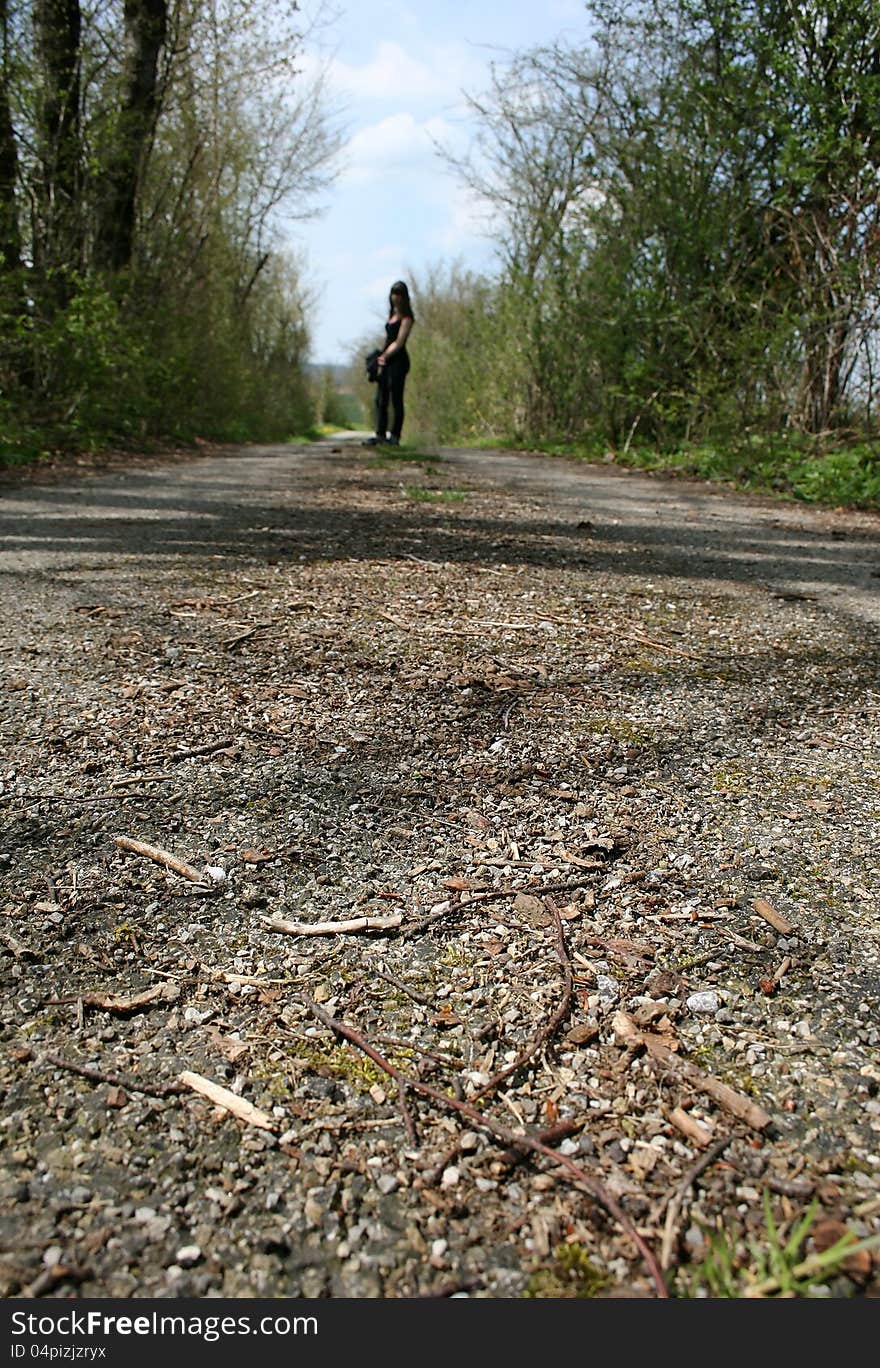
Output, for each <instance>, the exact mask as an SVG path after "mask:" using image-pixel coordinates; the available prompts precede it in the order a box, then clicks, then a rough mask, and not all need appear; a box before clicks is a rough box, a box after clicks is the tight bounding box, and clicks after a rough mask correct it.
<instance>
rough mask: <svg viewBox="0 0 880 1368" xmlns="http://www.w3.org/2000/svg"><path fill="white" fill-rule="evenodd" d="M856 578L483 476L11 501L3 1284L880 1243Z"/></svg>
mask: <svg viewBox="0 0 880 1368" xmlns="http://www.w3.org/2000/svg"><path fill="white" fill-rule="evenodd" d="M878 575H880V518H878V517H876V516H872V515H868V514H853V513H848V512H845V511H841V510H810V509H807V508H803V507H800V506H794V505H789V504H783V503H777V502H774V501H770V500H764V499H758V498H748V497H739V496H735V495H732V494H729V493H726V492H719V491H717V490H713V489H710V488H709V487H708V486H705V485H698V484H692V483H687V482H682V481H667V480H664V479H661V478H655V477H649V476H643V475H635V474H632V473H628V472H623V471H619V470H617V469H615V468H614V467H612V466H596V467H590V466H586V465H581V464H577V463H573V462H568V461H562V460H551V459H546V458H539V457H533V456H529V455H524V454H515V453H510V452H496V451H492V452H488V451H487V452H479V451H452V450H445V449H444V450H437V451H433V452H428V453H421V454H417V453H413V452H407V451H406V450H403V451H398V452H393V453H392V452H389V453H383V452H379V453H376V452H374V451H369V450H366V449H364V448H362V447H361V446H360V443H359V440H357V439H356V438H354V437H346V438H336V439H333V440H328V441H325V442H322V443H318V444H316V445H314V446H309V447H277V448H274V447H272V448H270V447H262V448H247V449H238V450H234V451H230V452H226V453H224V452H215V453H213V454H210V455H205V456H201V457H199V458H197V459H188V458H179V459H174V460H170V459H169V460H167V461H156V462H150V461H140V462H138V463H137V464H136V465H132V466H130V467H129V468H121V467H119V468H115V469H110V470H106V471H103V472H95V471H94V470H92V469H89V468H83V469H82V470H79V471H77V470H76V469H75V468H74V469H71V470H69V471H66V472H62V473H61V474H59V475H57V476H56V477H55V478H53V479H51V480H47V481H37V482H34V481H27V480H19V481H17V480H12V479H7V480H6V482H5V483H4V484H3V485H2V486H0V585H2V601H0V633H2V636H0V691H2V692H0V696H2V704H0V753H2V761H0V822H2V828H3V834H2V840H0V880H2V882H0V961H2V974H3V979H4V987H5V992H4V998H3V1006H2V1008H0V1012H2V1037H3V1041H4V1051H3V1062H2V1077H0V1084H2V1086H3V1089H4V1115H3V1125H4V1129H5V1134H6V1139H7V1144H6V1146H5V1151H4V1155H3V1158H2V1160H0V1197H2V1214H0V1236H2V1241H3V1250H4V1253H3V1255H2V1279H3V1286H4V1288H5V1295H7V1296H42V1297H47V1296H48V1297H87V1298H88V1297H105V1296H112V1297H135V1298H138V1297H156V1296H158V1297H168V1296H172V1297H215V1296H221V1297H234V1298H246V1297H300V1298H318V1297H323V1298H326V1297H331V1298H333V1297H336V1298H351V1297H356V1298H363V1297H383V1298H411V1297H426V1296H430V1297H432V1298H435V1297H436V1296H449V1295H452V1294H453V1293H457V1294H458V1295H466V1296H471V1297H489V1298H497V1297H535V1298H560V1297H572V1296H600V1297H601V1296H609V1295H613V1294H620V1293H623V1294H624V1295H632V1296H642V1295H643V1296H667V1295H669V1296H673V1297H683V1296H693V1295H695V1293H697V1292H698V1291H700V1290H701V1289H702V1290H703V1291H705V1290H707V1288H708V1289H710V1290H711V1287H712V1278H713V1277H714V1276H718V1275H717V1268H716V1265H715V1264H713V1255H712V1251H711V1238H712V1232H713V1231H716V1230H723V1231H724V1232H726V1234H725V1239H726V1240H727V1241H728V1242H729V1245H730V1249H731V1251H732V1257H733V1262H732V1266H731V1271H730V1273H729V1277H730V1278H731V1279H732V1280H733V1283H734V1286H733V1288H732V1293H731V1294H732V1295H735V1296H736V1295H741V1296H745V1295H747V1292H748V1291H749V1290H750V1289H751V1290H753V1289H754V1287H755V1286H757V1285H759V1284H761V1281H762V1278H764V1279H765V1281H766V1277H767V1270H766V1269H765V1268H763V1269H762V1267H761V1265H760V1260H758V1259H756V1256H755V1254H754V1249H753V1248H751V1247H750V1242H751V1245H754V1243H755V1241H757V1242H758V1244H760V1243H761V1241H762V1240H763V1241H764V1242H765V1243H766V1240H767V1239H768V1238H769V1236H768V1230H767V1225H766V1213H765V1207H764V1201H765V1198H766V1200H768V1201H769V1202H770V1204H771V1210H772V1213H773V1218H774V1220H775V1222H776V1225H777V1227H778V1228H779V1229H780V1230H781V1231H783V1232H784V1231H786V1230H790V1229H791V1228H792V1226H793V1225H794V1223H795V1222H796V1221H797V1220H798V1219H799V1218H800V1217H802V1216H803V1215H804V1214H805V1212H807V1211H808V1210H810V1204H811V1203H813V1202H814V1203H815V1208H814V1209H813V1211H812V1224H811V1225H810V1232H809V1234H808V1237H807V1238H806V1239H805V1241H804V1246H803V1252H805V1253H806V1252H809V1251H810V1249H812V1248H819V1247H821V1246H822V1245H823V1243H825V1244H827V1243H828V1242H829V1240H830V1238H831V1236H832V1235H833V1233H834V1232H835V1231H837V1232H838V1233H840V1231H842V1230H848V1231H850V1232H852V1234H853V1236H854V1237H857V1238H860V1239H865V1238H869V1237H873V1236H876V1235H878V1234H880V1203H878V1201H877V1197H876V1193H877V1183H878V1174H880V1100H878V1086H880V1026H878V1007H880V908H878V888H880V867H878V866H880V858H878V839H877V837H878V824H880V765H878V750H877V744H878V738H880V670H878V661H880V650H878V646H880V578H878ZM194 1080H195V1081H194ZM206 1081H207V1084H208V1085H213V1086H214V1087H215V1088H217V1087H221V1088H223V1089H226V1092H225V1093H222V1094H219V1095H218V1094H217V1093H216V1092H215V1093H214V1094H213V1096H211V1095H209V1092H210V1089H208V1091H206V1090H205V1082H206ZM218 1097H219V1101H218ZM247 1104H249V1105H247ZM254 1109H256V1110H254ZM713 1269H715V1270H716V1271H715V1272H713ZM819 1281H820V1282H821V1284H822V1287H823V1288H824V1290H825V1293H826V1294H829V1293H830V1295H832V1296H836V1297H845V1296H863V1295H876V1292H877V1290H878V1282H880V1279H878V1269H877V1263H876V1258H875V1255H874V1254H872V1252H871V1251H870V1250H865V1251H863V1252H862V1253H860V1254H857V1255H854V1256H853V1257H852V1259H851V1260H850V1262H849V1264H848V1265H847V1266H846V1267H845V1268H843V1269H833V1270H831V1271H830V1272H829V1273H827V1275H823V1276H822V1278H821V1279H819ZM770 1283H771V1285H768V1286H767V1288H766V1289H765V1291H766V1295H775V1294H776V1293H777V1292H778V1290H779V1288H778V1285H777V1286H773V1285H772V1279H771V1280H770ZM801 1294H802V1295H805V1294H806V1293H805V1291H804V1289H801Z"/></svg>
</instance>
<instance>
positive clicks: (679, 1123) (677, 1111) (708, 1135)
mask: <svg viewBox="0 0 880 1368" xmlns="http://www.w3.org/2000/svg"><path fill="white" fill-rule="evenodd" d="M669 1120H670V1121H671V1122H672V1124H673V1126H675V1127H676V1128H677V1129H678V1130H680V1131H681V1133H682V1135H686V1136H687V1138H688V1140H690V1141H691V1142H692V1143H693V1144H694V1145H696V1146H697V1147H698V1148H699V1149H705V1148H706V1146H707V1145H708V1143H709V1141H710V1140H711V1139H712V1132H711V1131H710V1130H709V1128H708V1126H704V1125H702V1123H701V1122H699V1121H695V1120H694V1118H693V1117H692V1116H691V1115H689V1113H688V1112H686V1111H685V1109H684V1107H674V1108H673V1110H672V1111H671V1112H670V1113H669Z"/></svg>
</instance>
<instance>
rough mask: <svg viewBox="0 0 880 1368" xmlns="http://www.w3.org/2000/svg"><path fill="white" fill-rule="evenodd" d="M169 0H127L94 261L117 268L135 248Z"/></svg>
mask: <svg viewBox="0 0 880 1368" xmlns="http://www.w3.org/2000/svg"><path fill="white" fill-rule="evenodd" d="M167 22H168V5H167V0H125V49H124V56H123V73H122V105H121V109H120V113H119V124H118V131H117V135H116V140H115V144H114V147H113V150H112V151H111V153H110V155H109V159H108V162H107V165H106V167H105V169H104V173H103V176H102V178H101V181H100V184H99V191H98V210H97V213H98V218H97V230H96V235H95V264H96V265H97V266H98V267H99V268H100V269H102V270H108V271H120V270H123V269H124V268H125V267H126V266H128V265H129V263H130V261H131V257H132V252H133V248H134V233H135V217H136V206H137V193H138V186H139V184H140V179H141V175H142V172H143V166H144V159H145V156H146V153H147V149H148V145H149V141H150V137H151V135H152V132H153V128H154V126H155V121H156V116H157V113H158V105H159V100H158V71H159V54H160V52H161V50H162V45H163V43H164V41H165V34H166V29H167Z"/></svg>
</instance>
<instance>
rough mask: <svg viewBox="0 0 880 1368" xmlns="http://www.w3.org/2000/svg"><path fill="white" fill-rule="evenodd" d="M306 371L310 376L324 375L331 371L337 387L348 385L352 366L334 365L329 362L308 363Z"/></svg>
mask: <svg viewBox="0 0 880 1368" xmlns="http://www.w3.org/2000/svg"><path fill="white" fill-rule="evenodd" d="M305 369H306V373H307V374H308V375H324V374H326V372H327V371H329V372H330V374H331V375H332V376H333V383H334V384H335V385H347V384H348V381H349V379H350V374H351V367H350V366H338V365H333V364H332V363H330V362H328V361H307V362H306V366H305Z"/></svg>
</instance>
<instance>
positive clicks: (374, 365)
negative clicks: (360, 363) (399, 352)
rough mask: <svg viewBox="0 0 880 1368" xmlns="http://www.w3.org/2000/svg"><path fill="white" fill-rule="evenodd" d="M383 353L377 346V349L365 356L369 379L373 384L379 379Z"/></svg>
mask: <svg viewBox="0 0 880 1368" xmlns="http://www.w3.org/2000/svg"><path fill="white" fill-rule="evenodd" d="M381 355H382V353H381V352H380V351H379V349H378V348H376V350H375V351H371V352H368V353H367V355H366V357H365V358H364V359H365V362H366V367H367V379H368V380H369V381H370V384H372V385H375V383H376V381H377V380H378V379H379V357H380V356H381Z"/></svg>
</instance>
